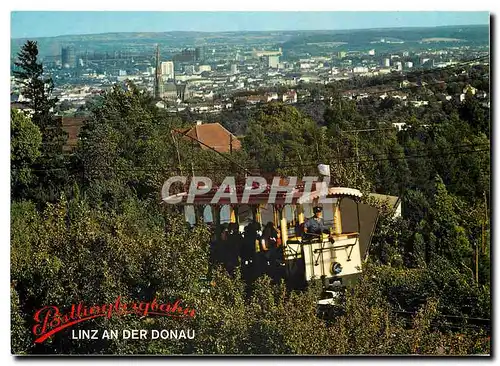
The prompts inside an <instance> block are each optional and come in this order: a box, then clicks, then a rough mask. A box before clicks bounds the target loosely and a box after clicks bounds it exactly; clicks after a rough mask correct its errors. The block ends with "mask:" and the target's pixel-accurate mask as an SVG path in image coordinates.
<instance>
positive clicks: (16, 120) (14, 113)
mask: <svg viewBox="0 0 500 366" xmlns="http://www.w3.org/2000/svg"><path fill="white" fill-rule="evenodd" d="M10 131H11V144H10V149H11V153H10V163H11V172H12V174H11V192H12V195H13V197H22V196H23V194H24V190H25V188H26V187H27V186H29V185H30V184H32V183H33V182H34V181H35V179H36V176H35V174H34V173H33V171H32V170H33V163H34V162H35V161H36V160H37V159H38V158H39V157H40V147H41V144H42V135H41V133H40V130H39V128H38V127H37V126H36V125H35V124H34V123H33V122H32V121H31V119H30V118H29V117H28V116H26V115H25V114H23V112H21V111H18V110H15V109H13V110H11V112H10Z"/></svg>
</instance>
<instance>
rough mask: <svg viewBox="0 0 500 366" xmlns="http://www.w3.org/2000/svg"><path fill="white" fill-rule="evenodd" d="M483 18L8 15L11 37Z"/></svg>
mask: <svg viewBox="0 0 500 366" xmlns="http://www.w3.org/2000/svg"><path fill="white" fill-rule="evenodd" d="M488 23H489V13H488V12H448V11H447V12H444V11H443V12H417V11H415V12H409V11H405V12H396V11H394V12H387V11H381V12H359V11H356V12H338V11H337V12H269V11H267V12H117V11H109V12H89V11H82V12H77V11H68V12H55V11H47V12H28V11H26V12H12V15H11V37H12V38H24V37H52V36H59V35H68V34H89V33H106V32H167V31H238V30H323V29H325V30H326V29H361V28H390V27H419V26H423V27H426V26H428V27H432V26H442V25H468V24H488Z"/></svg>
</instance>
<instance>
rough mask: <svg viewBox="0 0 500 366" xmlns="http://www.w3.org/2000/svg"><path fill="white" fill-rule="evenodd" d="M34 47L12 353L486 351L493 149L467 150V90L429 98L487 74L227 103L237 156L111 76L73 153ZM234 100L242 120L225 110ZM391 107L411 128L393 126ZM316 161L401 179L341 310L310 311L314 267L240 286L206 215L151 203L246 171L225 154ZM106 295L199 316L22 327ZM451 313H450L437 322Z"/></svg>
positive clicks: (21, 169) (470, 101)
mask: <svg viewBox="0 0 500 366" xmlns="http://www.w3.org/2000/svg"><path fill="white" fill-rule="evenodd" d="M37 55H38V50H37V45H36V43H34V42H28V43H27V44H26V45H25V47H24V48H23V49H22V51H21V53H20V54H19V62H18V64H17V66H18V67H19V70H18V71H16V73H15V75H16V76H17V77H18V78H19V79H20V80H24V82H25V90H24V91H23V93H24V94H26V96H28V97H29V98H30V99H31V103H32V108H33V109H34V110H35V113H34V115H33V117H32V119H31V120H30V119H29V118H27V117H26V116H24V115H22V114H21V113H20V112H17V111H11V130H12V147H11V163H12V187H13V196H12V197H13V202H12V206H11V323H12V329H11V331H12V343H11V344H12V351H13V352H14V353H18V354H21V353H27V354H31V353H75V354H87V353H96V354H108V353H112V354H233V355H243V354H315V355H332V354H345V355H352V354H377V355H386V354H432V355H440V354H450V355H458V354H484V353H489V352H490V348H489V347H490V345H489V340H488V338H487V337H486V334H485V332H484V331H483V330H482V329H478V328H477V327H472V326H470V323H469V322H468V319H469V318H485V319H488V318H489V317H490V313H491V304H490V302H491V294H490V278H489V271H490V238H489V216H488V214H489V212H488V206H487V201H486V199H487V198H488V197H489V185H490V170H489V169H490V167H489V165H490V160H489V159H490V158H489V154H488V151H476V150H486V147H487V146H488V145H489V142H490V141H489V136H490V135H489V133H490V132H489V111H487V110H486V109H485V107H484V105H483V104H482V103H481V102H480V101H479V100H477V98H476V99H475V98H474V97H472V96H470V95H469V96H468V97H467V99H466V101H465V102H464V103H463V104H460V105H459V104H457V103H455V102H452V101H450V102H447V101H446V102H445V100H446V99H443V101H442V102H441V103H439V98H438V96H436V95H433V93H434V94H436V93H443V92H445V91H447V90H448V91H449V90H454V89H457V90H458V91H459V92H461V91H462V89H463V87H464V86H465V85H464V84H465V83H469V84H471V85H473V86H474V85H475V86H477V87H481V88H483V89H485V90H486V88H485V83H484V81H480V82H479V81H478V82H474V81H471V80H469V79H468V78H472V77H473V78H474V80H476V79H481V80H484V78H483V77H482V76H483V75H484V73H485V70H476V69H471V70H468V72H469V73H470V75H471V76H466V77H462V76H457V75H455V76H452V75H446V77H448V78H450V79H452V80H451V81H450V83H455V84H449V85H447V86H441V87H440V89H439V88H437V87H436V88H431V87H429V88H425V90H424V88H420V87H419V88H415V90H410V91H409V95H410V96H412V97H421V98H429V100H430V101H431V105H430V106H429V107H428V108H427V107H425V108H414V107H411V106H405V105H404V103H403V102H401V101H396V100H395V99H394V98H387V99H384V100H379V98H377V97H371V98H366V99H363V100H360V101H355V100H348V99H346V98H344V97H343V96H342V94H341V92H340V88H338V87H345V88H347V87H353V86H354V87H356V86H358V87H359V86H371V85H375V84H377V83H384V84H387V83H395V82H394V79H392V78H388V79H385V78H383V77H382V78H380V79H377V80H375V79H373V80H368V79H362V78H357V79H355V80H352V81H348V82H343V84H342V83H339V84H337V85H336V86H335V87H331V86H326V87H318V89H317V90H315V91H313V92H311V96H312V97H313V98H314V99H316V102H317V106H316V105H315V106H314V107H311V108H309V107H307V106H305V105H301V106H300V107H299V108H296V107H294V106H290V105H284V104H281V103H270V104H267V105H263V106H259V107H258V108H257V109H256V110H255V111H254V112H249V110H248V109H246V108H245V106H244V105H240V106H238V108H236V111H235V112H225V114H223V115H222V118H223V119H224V120H223V121H222V123H223V125H225V126H227V127H228V128H229V129H230V130H232V131H233V132H235V133H245V136H244V137H243V138H242V139H243V150H242V151H238V152H233V154H232V155H231V156H230V157H229V158H230V159H232V161H233V162H234V163H230V162H228V160H227V159H226V158H227V157H228V156H227V155H226V156H221V155H220V154H217V153H215V152H213V151H210V150H203V149H200V147H199V145H197V144H196V143H193V142H192V141H190V140H189V139H186V138H182V137H181V136H180V135H179V134H177V133H176V132H173V131H174V130H179V129H182V128H184V127H187V126H191V124H190V123H189V122H192V119H193V118H195V117H194V116H192V115H189V114H188V113H185V114H184V115H182V116H180V117H182V118H183V119H184V120H182V119H180V118H177V117H175V118H173V117H171V116H169V115H167V113H166V112H165V111H162V110H161V109H158V108H156V106H155V104H154V100H153V98H152V97H151V95H149V93H147V92H145V91H141V90H139V89H138V88H137V87H135V86H134V85H133V84H127V85H125V86H115V87H114V88H113V89H112V90H110V91H109V92H107V93H106V94H105V95H103V96H102V97H100V98H97V99H96V100H94V101H93V102H92V105H89V106H88V108H86V109H90V114H89V122H88V123H87V124H86V125H85V126H84V128H83V130H82V132H81V135H80V138H81V139H80V142H79V146H78V149H77V152H76V154H75V155H74V156H73V157H72V158H71V159H70V158H67V157H65V156H64V155H62V152H61V151H60V149H59V148H60V146H62V145H61V143H62V142H64V138H63V136H62V135H61V134H60V133H59V132H58V131H59V129H60V126H56V125H55V123H54V122H53V120H52V116H51V111H50V110H51V108H52V106H53V102H54V100H53V99H51V98H50V92H51V82H50V80H45V79H43V69H42V67H41V64H39V63H38V61H37ZM443 72H446V71H443ZM424 79H425V80H427V81H428V82H432V80H428V77H424V78H422V80H424ZM422 80H420V79H419V80H416V81H422ZM398 83H399V81H398ZM398 83H395V84H398ZM392 87H397V85H392ZM320 96H324V97H325V98H324V100H323V101H319V100H318V99H320ZM320 102H321V103H320ZM82 112H83V111H82ZM231 113H233V115H237V117H238V118H236V119H235V120H234V121H231V116H232V114H231ZM211 118H214V117H211ZM247 120H249V122H248V124H247ZM396 122H404V123H406V129H403V130H401V131H397V130H396V129H393V128H391V127H392V123H396ZM319 163H328V164H330V165H331V170H332V183H333V184H337V185H340V186H347V187H353V188H358V189H360V190H361V191H362V192H363V193H368V192H373V191H375V192H378V193H382V194H391V195H398V196H400V197H401V199H402V203H403V216H402V217H401V218H394V217H393V212H391V210H390V209H389V207H388V205H386V204H384V203H382V204H380V203H379V204H376V205H377V206H378V207H379V209H380V213H381V215H380V217H379V220H378V223H377V228H376V232H375V235H374V237H373V240H372V246H371V249H370V258H369V263H367V264H365V265H364V268H363V274H362V276H361V277H360V279H359V281H358V283H357V284H355V285H354V286H353V287H352V288H349V289H348V291H347V293H346V302H345V305H344V306H343V309H342V310H343V314H342V315H338V316H337V317H335V318H334V319H330V320H329V321H324V320H321V319H320V318H319V317H318V316H317V315H316V303H317V300H318V296H319V293H320V291H321V289H320V288H319V284H318V283H316V282H312V283H310V285H309V287H308V288H307V289H306V290H304V291H301V292H288V291H286V286H285V285H284V284H283V283H280V284H273V283H272V281H271V279H269V278H268V277H265V276H264V277H260V278H258V279H257V280H256V281H255V282H254V283H253V284H252V286H251V287H249V286H248V285H247V284H246V283H244V281H243V280H242V278H241V276H240V273H239V272H238V271H236V273H235V274H233V275H231V276H229V275H228V274H227V273H226V271H225V270H224V269H223V268H217V267H216V268H214V267H213V265H212V264H211V263H210V261H209V248H208V243H209V240H210V236H211V232H210V230H209V228H207V227H206V226H204V225H197V226H195V227H194V228H188V227H187V225H186V224H185V222H184V217H183V215H181V214H179V212H177V211H176V210H175V209H174V208H172V207H168V208H166V207H163V206H161V205H160V204H159V202H160V200H159V194H160V188H161V185H162V184H163V182H164V180H165V178H166V177H169V176H173V175H188V174H189V175H190V174H194V175H209V176H210V177H211V178H212V179H213V180H214V181H215V182H217V181H220V180H221V179H223V178H224V177H225V176H229V175H235V176H237V178H242V177H243V174H242V171H241V168H240V167H239V166H238V165H242V166H244V167H246V168H252V169H253V168H255V170H260V171H262V172H264V173H272V174H273V175H274V174H281V175H297V176H303V175H317V164H319ZM35 172H36V174H35ZM367 202H368V203H371V204H375V203H374V202H369V200H367ZM478 248H481V250H480V254H479V255H478V257H479V263H478V267H479V268H478V277H479V283H476V281H475V275H476V273H475V264H476V263H475V257H474V254H475V250H478ZM205 279H208V281H210V285H207V281H206V280H205ZM118 296H121V297H122V298H123V299H124V300H133V301H137V300H146V301H151V300H152V299H153V298H157V299H158V300H160V301H168V300H171V299H174V300H175V299H177V298H181V299H182V300H183V301H184V302H185V303H186V304H189V305H190V306H192V307H193V308H194V309H195V310H196V316H195V318H194V319H191V320H186V319H177V318H168V317H145V318H140V317H136V316H131V317H126V318H125V317H111V318H109V319H107V318H100V319H94V320H92V321H89V322H87V323H85V324H82V325H81V328H80V329H93V328H94V329H97V328H99V329H117V330H120V331H121V330H123V329H134V328H135V329H148V330H152V329H186V328H189V329H193V330H194V331H195V334H196V336H195V339H193V340H186V341H172V340H168V341H165V340H153V341H148V342H138V341H127V340H122V339H117V340H100V341H97V342H95V341H84V340H71V339H70V338H69V337H68V334H67V333H64V332H62V333H61V334H59V335H57V336H55V337H52V339H51V340H49V341H48V342H46V343H43V344H41V345H34V344H33V343H32V339H33V336H32V334H31V333H30V328H31V326H32V323H33V320H32V319H33V314H34V311H35V310H36V309H39V308H41V307H42V306H45V305H57V306H59V307H60V308H61V309H67V307H68V306H70V305H71V304H73V303H75V304H77V303H80V302H83V303H85V304H99V303H109V302H112V301H114V300H115V299H116V298H117V297H118ZM450 316H453V317H455V318H453V319H458V321H456V322H455V323H453V324H450V321H449V317H450Z"/></svg>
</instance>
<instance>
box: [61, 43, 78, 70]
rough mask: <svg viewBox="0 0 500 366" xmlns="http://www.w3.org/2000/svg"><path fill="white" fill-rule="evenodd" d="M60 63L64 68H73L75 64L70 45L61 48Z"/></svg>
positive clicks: (74, 56) (73, 53) (73, 50)
mask: <svg viewBox="0 0 500 366" xmlns="http://www.w3.org/2000/svg"><path fill="white" fill-rule="evenodd" d="M61 63H62V65H63V67H65V68H73V67H75V66H76V54H75V49H74V48H73V47H71V46H68V47H63V48H62V49H61Z"/></svg>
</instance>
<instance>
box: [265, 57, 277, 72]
mask: <svg viewBox="0 0 500 366" xmlns="http://www.w3.org/2000/svg"><path fill="white" fill-rule="evenodd" d="M279 62H280V57H279V56H267V67H269V68H270V69H277V68H278V64H279Z"/></svg>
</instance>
